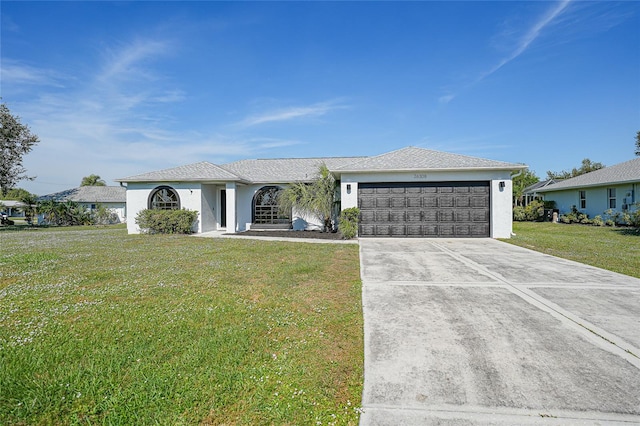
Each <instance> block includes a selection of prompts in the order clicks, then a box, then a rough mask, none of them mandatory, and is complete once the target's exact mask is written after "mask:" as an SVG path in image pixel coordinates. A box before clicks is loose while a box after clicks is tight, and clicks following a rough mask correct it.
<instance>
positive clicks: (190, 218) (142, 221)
mask: <svg viewBox="0 0 640 426" xmlns="http://www.w3.org/2000/svg"><path fill="white" fill-rule="evenodd" d="M197 218H198V212H197V211H195V210H187V209H182V210H151V209H145V210H141V211H140V213H138V215H137V216H136V224H137V225H138V226H139V227H140V230H141V232H142V233H144V234H193V232H194V231H193V224H194V222H195V221H196V219H197Z"/></svg>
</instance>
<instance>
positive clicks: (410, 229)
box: [407, 224, 422, 237]
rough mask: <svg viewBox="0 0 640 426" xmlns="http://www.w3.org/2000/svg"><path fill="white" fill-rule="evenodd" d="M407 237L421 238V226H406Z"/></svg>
mask: <svg viewBox="0 0 640 426" xmlns="http://www.w3.org/2000/svg"><path fill="white" fill-rule="evenodd" d="M407 236H409V237H421V236H422V225H420V224H408V225H407Z"/></svg>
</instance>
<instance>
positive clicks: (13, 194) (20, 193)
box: [2, 188, 38, 201]
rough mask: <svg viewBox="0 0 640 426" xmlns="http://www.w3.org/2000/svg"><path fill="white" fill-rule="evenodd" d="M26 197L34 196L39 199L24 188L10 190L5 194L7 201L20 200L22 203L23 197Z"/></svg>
mask: <svg viewBox="0 0 640 426" xmlns="http://www.w3.org/2000/svg"><path fill="white" fill-rule="evenodd" d="M26 196H34V197H36V198H37V197H38V196H37V195H35V194H32V193H30V192H29V191H27V190H26V189H22V188H12V189H10V190H8V191H7V193H6V194H4V197H2V198H4V199H5V200H19V201H22V198H23V197H26Z"/></svg>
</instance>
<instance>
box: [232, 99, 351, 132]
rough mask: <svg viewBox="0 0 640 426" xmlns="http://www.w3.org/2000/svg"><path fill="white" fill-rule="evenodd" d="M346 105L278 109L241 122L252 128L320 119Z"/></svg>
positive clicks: (331, 104) (330, 102)
mask: <svg viewBox="0 0 640 426" xmlns="http://www.w3.org/2000/svg"><path fill="white" fill-rule="evenodd" d="M345 108H347V106H346V105H343V104H341V103H337V102H335V101H329V102H319V103H316V104H312V105H307V106H295V107H288V108H278V109H274V110H271V111H265V112H263V113H261V114H257V115H252V116H250V117H247V118H246V119H244V120H242V121H241V122H240V125H241V126H244V127H251V126H256V125H259V124H265V123H272V122H278V121H291V120H298V119H303V118H309V117H320V116H323V115H325V114H328V113H329V112H331V111H335V110H338V109H345Z"/></svg>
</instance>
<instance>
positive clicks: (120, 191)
mask: <svg viewBox="0 0 640 426" xmlns="http://www.w3.org/2000/svg"><path fill="white" fill-rule="evenodd" d="M126 191H127V188H125V187H123V186H80V187H78V188H73V189H67V190H66V191H61V192H56V193H54V194H48V195H43V196H42V197H38V200H39V201H47V200H54V201H75V202H78V203H124V202H125V201H126V200H127V196H126Z"/></svg>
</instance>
